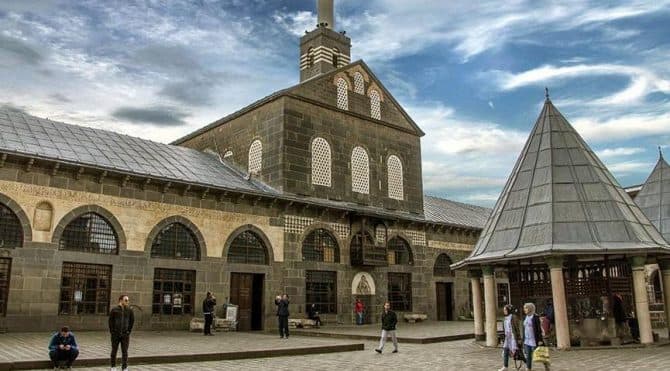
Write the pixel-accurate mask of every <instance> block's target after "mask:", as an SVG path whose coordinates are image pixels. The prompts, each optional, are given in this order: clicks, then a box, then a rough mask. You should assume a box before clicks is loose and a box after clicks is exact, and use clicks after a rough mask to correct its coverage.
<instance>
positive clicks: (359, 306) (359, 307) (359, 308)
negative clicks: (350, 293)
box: [354, 298, 365, 326]
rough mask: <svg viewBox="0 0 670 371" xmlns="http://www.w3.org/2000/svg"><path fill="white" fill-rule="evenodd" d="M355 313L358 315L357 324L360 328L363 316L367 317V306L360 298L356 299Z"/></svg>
mask: <svg viewBox="0 0 670 371" xmlns="http://www.w3.org/2000/svg"><path fill="white" fill-rule="evenodd" d="M354 313H356V324H357V325H359V326H360V325H362V324H363V316H364V315H365V304H363V302H362V301H361V299H359V298H356V304H355V305H354Z"/></svg>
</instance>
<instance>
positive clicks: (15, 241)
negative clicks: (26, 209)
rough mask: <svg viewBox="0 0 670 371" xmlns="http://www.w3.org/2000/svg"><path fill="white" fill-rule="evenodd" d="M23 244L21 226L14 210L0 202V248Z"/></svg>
mask: <svg viewBox="0 0 670 371" xmlns="http://www.w3.org/2000/svg"><path fill="white" fill-rule="evenodd" d="M21 246H23V228H21V222H20V221H19V218H18V217H17V216H16V214H14V212H13V211H12V210H11V209H10V208H9V207H7V206H5V205H4V204H2V203H0V248H1V247H4V248H14V247H21Z"/></svg>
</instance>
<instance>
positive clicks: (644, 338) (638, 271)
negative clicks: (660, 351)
mask: <svg viewBox="0 0 670 371" xmlns="http://www.w3.org/2000/svg"><path fill="white" fill-rule="evenodd" d="M646 260H647V258H646V256H633V257H632V258H631V259H630V261H631V266H632V268H633V293H634V294H635V317H636V318H637V323H638V326H639V327H640V343H642V344H651V343H653V342H654V338H653V336H652V334H651V317H650V315H649V299H648V297H647V282H646V280H645V277H644V276H645V270H644V263H645V262H646Z"/></svg>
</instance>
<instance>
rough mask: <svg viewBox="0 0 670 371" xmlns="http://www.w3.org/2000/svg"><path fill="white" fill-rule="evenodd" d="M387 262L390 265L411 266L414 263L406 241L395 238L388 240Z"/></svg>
mask: <svg viewBox="0 0 670 371" xmlns="http://www.w3.org/2000/svg"><path fill="white" fill-rule="evenodd" d="M388 261H389V264H390V265H394V264H397V265H411V264H413V263H414V259H413V258H412V250H411V249H410V247H409V244H408V243H407V241H405V240H404V239H402V238H400V237H397V236H396V237H393V238H392V239H390V240H389V243H388Z"/></svg>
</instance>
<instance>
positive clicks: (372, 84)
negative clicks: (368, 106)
mask: <svg viewBox="0 0 670 371" xmlns="http://www.w3.org/2000/svg"><path fill="white" fill-rule="evenodd" d="M373 90H375V91H376V92H377V93H378V94H379V101H380V102H383V101H384V92H383V91H382V89H380V88H379V86H378V85H377V84H376V83H375V82H374V81H371V82H370V84H369V85H368V90H367V94H366V95H367V96H370V93H371V92H372V91H373Z"/></svg>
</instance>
